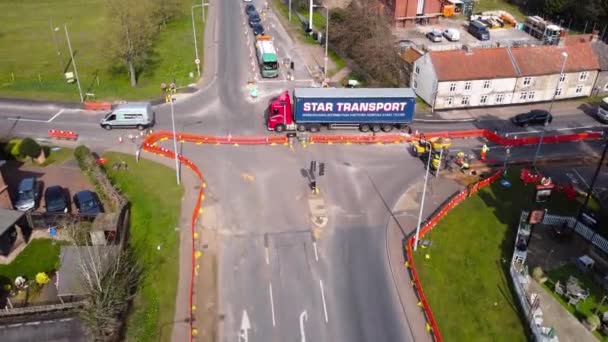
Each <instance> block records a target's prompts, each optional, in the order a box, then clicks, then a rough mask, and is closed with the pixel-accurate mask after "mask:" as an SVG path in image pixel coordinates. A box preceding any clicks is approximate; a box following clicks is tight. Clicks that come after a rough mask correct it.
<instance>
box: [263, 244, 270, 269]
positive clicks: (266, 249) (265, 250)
mask: <svg viewBox="0 0 608 342" xmlns="http://www.w3.org/2000/svg"><path fill="white" fill-rule="evenodd" d="M264 252H265V253H266V265H270V256H269V255H268V247H266V248H264Z"/></svg>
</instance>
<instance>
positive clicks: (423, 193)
mask: <svg viewBox="0 0 608 342" xmlns="http://www.w3.org/2000/svg"><path fill="white" fill-rule="evenodd" d="M421 142H424V143H426V144H427V145H428V147H429V155H428V160H427V162H426V175H425V176H424V186H423V187H422V200H421V201H420V213H419V214H418V224H417V225H416V236H415V239H414V252H415V251H416V250H417V249H418V240H419V239H420V224H422V212H423V211H424V198H425V197H426V183H428V180H429V170H430V169H431V154H432V149H433V147H432V145H431V143H430V142H429V141H426V140H425V141H421Z"/></svg>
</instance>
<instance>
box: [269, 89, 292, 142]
mask: <svg viewBox="0 0 608 342" xmlns="http://www.w3.org/2000/svg"><path fill="white" fill-rule="evenodd" d="M294 125H295V123H294V121H293V113H292V106H291V97H290V96H289V91H285V92H284V93H282V94H281V95H279V96H277V97H276V98H274V99H272V100H271V101H270V103H269V105H268V129H269V130H271V131H277V132H283V131H285V130H286V129H293V128H292V127H293V126H294Z"/></svg>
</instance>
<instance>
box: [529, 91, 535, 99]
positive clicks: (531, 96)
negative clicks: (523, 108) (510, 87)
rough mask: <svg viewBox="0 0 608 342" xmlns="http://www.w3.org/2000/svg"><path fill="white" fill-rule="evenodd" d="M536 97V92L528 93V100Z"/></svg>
mask: <svg viewBox="0 0 608 342" xmlns="http://www.w3.org/2000/svg"><path fill="white" fill-rule="evenodd" d="M535 95H536V92H534V91H531V92H529V93H528V100H534V96H535Z"/></svg>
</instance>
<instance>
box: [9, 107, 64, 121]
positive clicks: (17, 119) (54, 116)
mask: <svg viewBox="0 0 608 342" xmlns="http://www.w3.org/2000/svg"><path fill="white" fill-rule="evenodd" d="M63 111H65V109H61V110H60V111H58V112H57V113H55V115H53V116H52V117H51V118H50V119H48V120H38V119H22V118H19V117H17V118H6V119H7V120H11V121H26V122H44V123H49V122H51V121H53V120H55V118H57V117H58V116H59V115H61V113H63Z"/></svg>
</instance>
